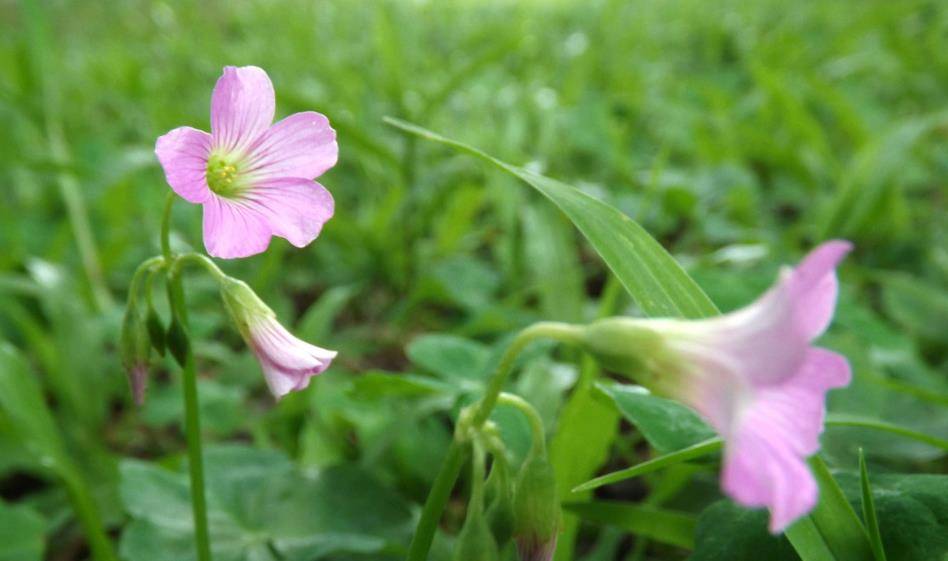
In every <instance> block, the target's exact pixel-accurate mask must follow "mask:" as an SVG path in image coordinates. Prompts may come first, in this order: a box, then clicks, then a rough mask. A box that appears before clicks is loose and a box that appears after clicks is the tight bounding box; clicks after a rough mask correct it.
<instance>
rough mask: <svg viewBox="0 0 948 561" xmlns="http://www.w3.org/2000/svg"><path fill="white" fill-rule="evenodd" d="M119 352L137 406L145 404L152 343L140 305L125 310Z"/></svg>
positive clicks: (134, 304) (131, 304) (132, 303)
mask: <svg viewBox="0 0 948 561" xmlns="http://www.w3.org/2000/svg"><path fill="white" fill-rule="evenodd" d="M119 351H120V352H121V355H122V366H123V367H124V368H125V374H126V376H127V377H128V386H129V389H130V390H131V392H132V398H133V399H134V400H135V404H136V405H138V406H141V405H143V404H144V403H145V391H146V390H147V386H148V362H149V358H150V353H151V343H150V341H149V337H148V329H147V328H146V326H145V319H144V318H143V317H142V313H141V310H140V309H139V307H138V305H137V304H136V303H135V302H134V301H132V302H129V305H128V307H127V308H126V309H125V316H124V318H123V319H122V334H121V336H120V339H119Z"/></svg>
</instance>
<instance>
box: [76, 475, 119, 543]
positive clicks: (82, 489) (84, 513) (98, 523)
mask: <svg viewBox="0 0 948 561" xmlns="http://www.w3.org/2000/svg"><path fill="white" fill-rule="evenodd" d="M62 479H63V484H64V485H65V487H66V492H67V493H68V494H69V498H70V499H71V502H72V507H73V509H74V510H75V511H76V517H77V518H78V519H79V523H80V524H81V525H82V527H83V529H84V530H85V534H86V539H88V540H89V550H90V551H91V552H92V559H94V560H95V561H118V557H116V555H115V551H114V550H113V549H112V543H111V542H110V541H109V537H108V534H106V532H105V527H104V526H103V524H102V517H101V516H99V511H98V509H97V507H96V505H95V501H94V500H93V499H92V495H91V493H90V492H89V487H88V484H87V483H86V481H85V480H84V479H83V478H82V476H80V475H79V474H78V471H77V470H75V469H74V468H73V467H72V466H70V467H69V468H66V469H64V470H63V473H62Z"/></svg>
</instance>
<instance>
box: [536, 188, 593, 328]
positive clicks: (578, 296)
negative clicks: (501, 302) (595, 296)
mask: <svg viewBox="0 0 948 561" xmlns="http://www.w3.org/2000/svg"><path fill="white" fill-rule="evenodd" d="M523 230H524V233H523V243H524V255H525V262H526V265H527V270H528V272H529V274H530V277H529V278H530V281H531V283H532V284H533V285H534V286H536V287H537V292H538V293H539V296H540V310H541V311H542V313H543V317H544V318H547V319H550V320H558V321H582V319H583V304H584V297H585V287H584V286H583V270H582V268H581V267H580V264H579V258H578V250H577V248H576V242H575V240H574V234H573V231H572V229H571V228H570V227H569V223H568V222H566V221H565V220H564V219H563V217H562V215H561V214H560V213H559V212H557V211H556V209H554V208H552V207H551V206H550V205H536V204H534V205H529V206H527V207H526V208H525V209H524V212H523Z"/></svg>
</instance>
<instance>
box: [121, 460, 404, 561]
mask: <svg viewBox="0 0 948 561" xmlns="http://www.w3.org/2000/svg"><path fill="white" fill-rule="evenodd" d="M206 462H207V465H206V468H207V485H208V487H207V498H208V519H209V524H210V531H211V538H212V545H213V549H214V553H215V559H218V558H219V559H223V560H225V561H229V560H231V559H233V560H235V561H236V560H242V559H261V560H264V561H271V560H272V561H276V560H281V561H311V560H313V559H318V558H322V557H324V556H326V555H330V554H333V553H337V552H338V553H342V552H356V553H371V552H378V551H381V550H382V549H384V548H387V547H392V546H394V545H395V544H398V543H402V542H405V541H407V531H408V527H407V524H408V523H409V522H410V521H411V516H410V512H409V510H408V508H407V506H406V505H405V503H404V501H403V500H402V499H401V498H400V497H398V496H397V495H395V494H394V493H392V492H391V491H389V490H388V489H387V488H385V487H383V486H381V485H380V484H379V483H377V482H376V480H375V479H374V478H373V477H372V475H371V474H369V473H367V472H365V471H363V470H361V469H360V468H358V467H356V466H353V465H346V466H338V467H331V468H327V469H324V470H321V471H320V472H318V473H317V474H315V475H304V474H302V473H300V472H299V471H298V470H297V469H296V468H295V466H293V464H292V463H291V462H290V461H289V459H288V458H286V457H285V456H283V455H282V454H280V453H278V452H274V451H264V450H257V449H252V448H247V447H243V446H236V445H229V446H216V447H212V448H210V449H208V451H207V454H206ZM121 472H122V484H121V492H122V500H123V502H124V504H125V507H126V509H127V510H128V512H129V514H131V516H132V518H133V522H132V524H131V525H130V526H129V528H128V530H127V531H126V532H125V534H124V535H123V537H122V546H121V551H122V554H123V556H124V557H125V558H127V559H129V560H131V561H138V560H142V561H144V560H149V561H150V560H153V559H155V557H154V552H155V551H162V552H164V553H163V554H162V555H164V557H161V558H160V559H161V561H164V559H168V560H169V561H170V559H192V558H193V553H189V551H193V529H192V524H191V511H190V502H189V498H188V497H189V493H188V479H187V476H186V475H185V473H184V472H182V471H170V470H166V469H163V468H160V467H157V466H155V465H153V464H149V463H146V462H141V461H137V460H126V461H125V462H123V463H122V466H121ZM172 554H173V555H178V556H180V557H173V556H172Z"/></svg>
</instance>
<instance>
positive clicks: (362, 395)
mask: <svg viewBox="0 0 948 561" xmlns="http://www.w3.org/2000/svg"><path fill="white" fill-rule="evenodd" d="M453 392H454V388H453V387H452V386H451V385H450V384H446V383H444V382H442V381H440V380H436V379H433V378H431V377H430V376H418V375H416V374H392V373H389V372H380V371H372V372H366V373H364V374H362V375H361V376H359V377H358V378H356V379H355V380H353V382H352V395H353V397H355V398H358V399H380V398H382V397H399V398H402V399H407V398H413V397H424V396H431V395H438V394H447V393H453Z"/></svg>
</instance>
